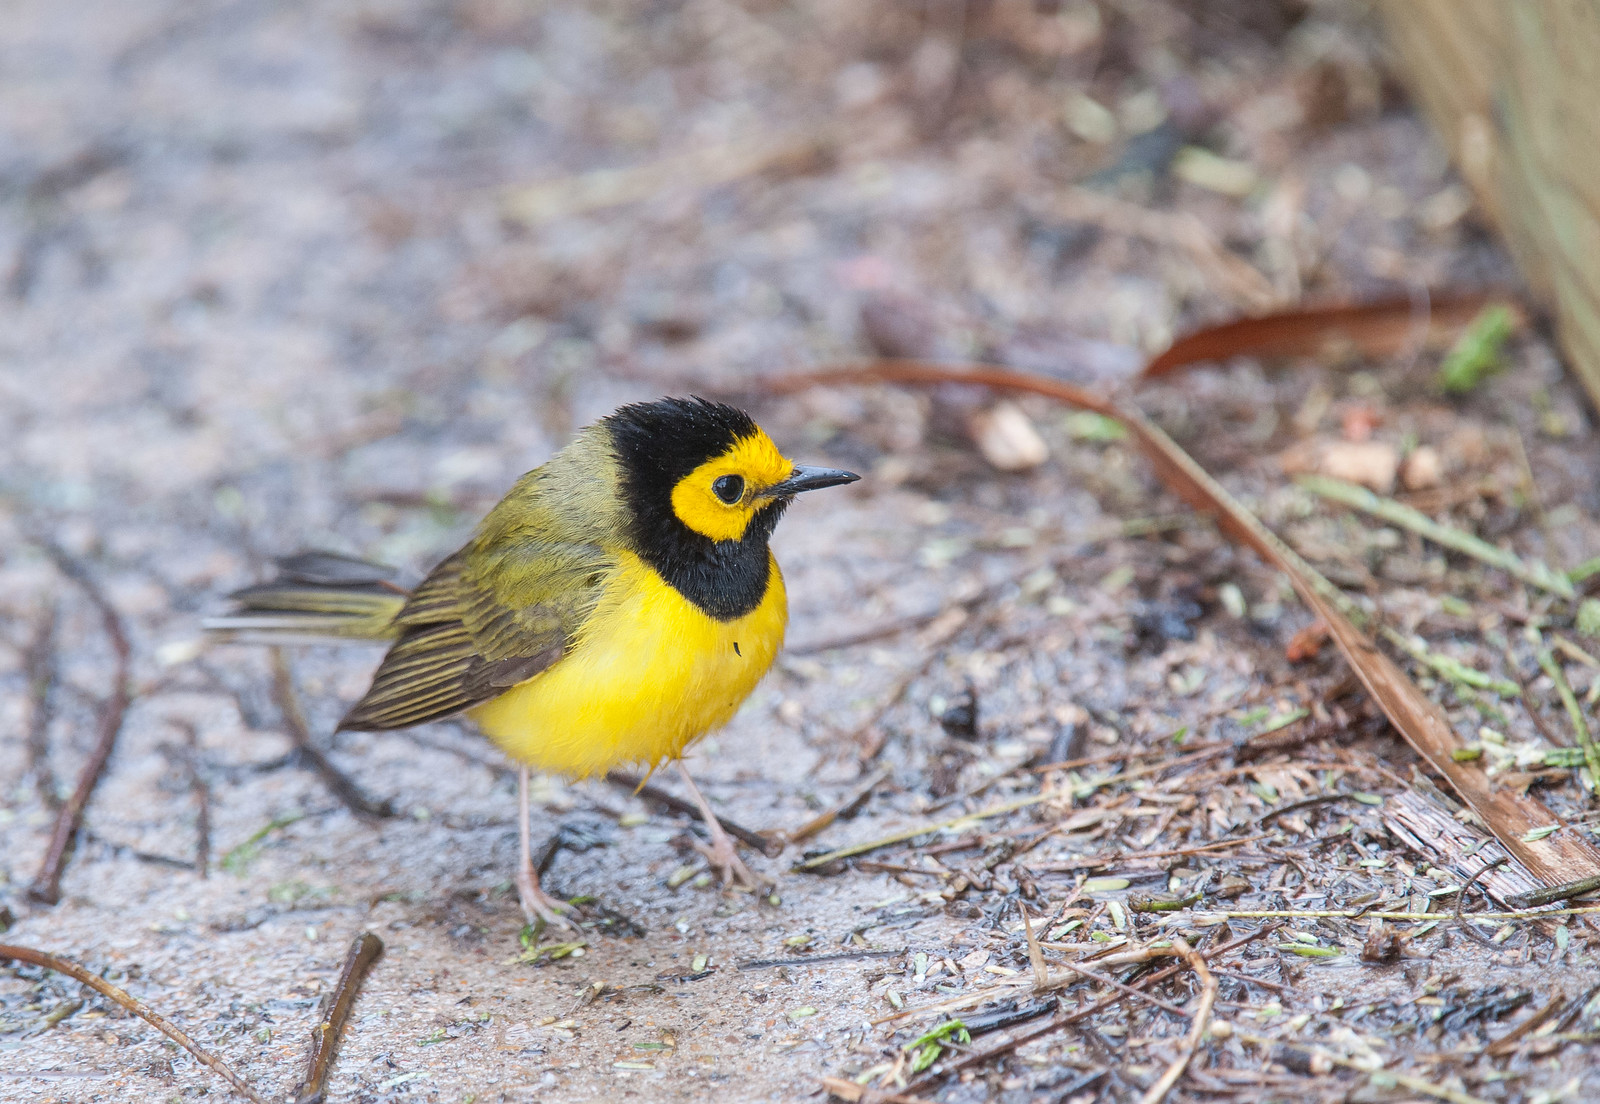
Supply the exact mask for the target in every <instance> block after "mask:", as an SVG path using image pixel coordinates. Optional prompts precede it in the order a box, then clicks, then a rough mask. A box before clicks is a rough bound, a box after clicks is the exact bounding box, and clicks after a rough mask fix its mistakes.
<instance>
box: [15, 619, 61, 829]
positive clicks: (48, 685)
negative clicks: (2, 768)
mask: <svg viewBox="0 0 1600 1104" xmlns="http://www.w3.org/2000/svg"><path fill="white" fill-rule="evenodd" d="M59 616H60V610H59V609H58V608H57V606H56V604H55V603H54V602H51V603H50V604H49V605H47V606H46V607H45V608H44V611H43V612H42V613H41V614H40V615H39V621H38V624H36V625H35V626H34V629H33V636H32V637H31V638H29V640H28V646H27V649H26V650H25V651H24V652H23V653H22V668H23V671H24V673H26V675H27V677H28V736H27V741H28V765H29V768H30V770H31V771H32V773H33V785H34V788H35V789H36V790H38V792H39V800H40V801H42V802H44V806H45V808H47V809H59V808H60V807H61V795H60V794H58V793H56V776H55V772H54V771H52V770H51V769H50V719H51V717H52V715H53V714H54V712H55V711H54V709H53V708H52V706H53V691H54V690H55V685H56V675H57V668H56V622H57V620H58V618H59Z"/></svg>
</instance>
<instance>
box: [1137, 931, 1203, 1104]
mask: <svg viewBox="0 0 1600 1104" xmlns="http://www.w3.org/2000/svg"><path fill="white" fill-rule="evenodd" d="M1172 946H1173V949H1174V950H1176V951H1177V952H1178V953H1179V954H1180V955H1182V956H1183V960H1184V961H1185V962H1187V963H1188V964H1189V968H1190V969H1191V970H1193V971H1194V973H1195V976H1196V977H1197V978H1199V979H1200V1003H1199V1004H1198V1005H1197V1006H1196V1007H1195V1010H1194V1023H1193V1024H1191V1025H1190V1027H1189V1035H1188V1037H1187V1038H1186V1039H1184V1040H1183V1047H1182V1049H1180V1050H1179V1052H1178V1057H1177V1058H1176V1059H1174V1060H1173V1063H1172V1065H1170V1066H1168V1067H1167V1072H1166V1073H1163V1074H1162V1075H1161V1079H1160V1080H1159V1081H1157V1082H1156V1083H1155V1084H1154V1085H1151V1086H1150V1091H1149V1092H1147V1093H1145V1094H1144V1096H1143V1097H1142V1098H1141V1099H1140V1101H1139V1104H1160V1101H1161V1100H1163V1099H1164V1098H1165V1097H1166V1095H1167V1093H1168V1092H1170V1091H1171V1090H1172V1086H1174V1085H1176V1084H1177V1083H1178V1078H1180V1077H1182V1076H1183V1071H1184V1070H1186V1069H1188V1068H1189V1060H1190V1059H1191V1058H1193V1057H1194V1052H1195V1049H1196V1048H1197V1047H1199V1045H1200V1040H1201V1039H1202V1038H1204V1037H1205V1033H1206V1028H1207V1027H1209V1026H1210V1024H1211V1006H1212V1005H1214V1004H1216V1002H1217V979H1216V978H1215V977H1213V976H1212V975H1211V971H1210V970H1209V969H1207V968H1206V960H1205V959H1203V958H1201V957H1200V956H1199V955H1198V954H1196V953H1195V949H1194V948H1193V947H1191V946H1189V944H1188V943H1186V942H1184V940H1183V937H1182V936H1177V935H1174V936H1173V937H1172Z"/></svg>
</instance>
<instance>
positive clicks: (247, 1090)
mask: <svg viewBox="0 0 1600 1104" xmlns="http://www.w3.org/2000/svg"><path fill="white" fill-rule="evenodd" d="M6 959H12V960H14V961H17V962H26V963H27V964H28V965H30V966H40V967H43V968H44V969H46V970H54V971H55V972H56V973H58V974H66V975H67V976H68V977H70V978H72V979H73V980H74V981H78V982H82V983H83V984H84V985H87V986H88V987H89V988H91V989H93V990H94V991H95V992H96V993H99V994H100V995H101V996H103V997H107V998H109V999H111V1000H113V1001H115V1002H116V1003H117V1004H118V1005H119V1006H120V1007H122V1008H125V1009H127V1010H128V1011H129V1012H132V1013H133V1014H134V1015H135V1016H138V1017H139V1018H140V1019H141V1020H143V1021H144V1022H145V1023H147V1024H149V1025H150V1026H151V1027H153V1028H155V1029H156V1030H157V1031H159V1032H161V1033H162V1034H163V1035H165V1036H166V1037H167V1038H169V1039H171V1040H172V1041H173V1042H175V1043H177V1044H178V1045H179V1046H181V1047H182V1048H183V1049H184V1050H187V1051H188V1052H189V1053H190V1054H192V1055H194V1056H195V1058H197V1059H198V1060H199V1061H200V1062H201V1064H202V1065H205V1066H209V1067H210V1068H211V1070H212V1072H214V1073H215V1074H216V1075H217V1076H218V1077H220V1078H222V1079H223V1080H224V1081H226V1082H227V1083H228V1084H230V1085H232V1086H233V1088H234V1090H235V1091H236V1092H238V1093H239V1095H240V1096H243V1097H244V1098H245V1099H246V1100H249V1101H250V1102H251V1104H267V1102H266V1101H265V1100H263V1099H262V1098H261V1095H260V1094H259V1093H257V1092H256V1091H255V1090H254V1089H252V1088H251V1087H250V1086H249V1085H248V1084H247V1083H246V1082H245V1080H244V1078H242V1077H240V1076H239V1075H238V1074H237V1073H235V1072H233V1068H232V1067H231V1066H229V1065H228V1063H226V1062H224V1061H223V1060H222V1059H221V1058H218V1057H217V1056H216V1055H215V1054H212V1053H211V1052H210V1051H209V1050H207V1049H206V1048H205V1047H203V1046H201V1045H200V1044H199V1043H197V1042H195V1041H194V1040H193V1039H191V1038H189V1036H188V1035H187V1034H186V1033H185V1032H184V1030H183V1029H182V1028H180V1027H179V1026H178V1025H177V1024H175V1023H173V1022H172V1021H171V1020H169V1019H167V1018H166V1017H165V1016H163V1015H162V1014H161V1013H159V1012H157V1011H156V1010H155V1009H153V1008H151V1007H149V1006H148V1005H146V1004H145V1003H144V1002H143V1001H141V1000H139V999H138V998H137V997H135V996H133V994H131V993H129V992H127V991H126V990H124V989H119V988H117V987H116V986H115V985H112V984H111V983H110V982H109V981H107V980H106V979H105V978H103V977H101V976H100V975H99V974H96V973H92V972H91V971H89V970H87V969H85V968H84V967H82V966H80V965H78V964H77V963H76V962H73V961H72V960H71V959H66V958H62V957H60V956H59V955H53V954H50V953H49V952H48V951H38V950H34V949H33V948H32V947H18V946H14V945H12V944H9V943H0V962H3V961H5V960H6Z"/></svg>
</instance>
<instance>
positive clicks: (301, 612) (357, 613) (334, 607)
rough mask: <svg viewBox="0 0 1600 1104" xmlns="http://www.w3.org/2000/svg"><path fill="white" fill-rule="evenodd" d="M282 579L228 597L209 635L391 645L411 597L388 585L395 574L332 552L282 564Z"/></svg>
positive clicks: (285, 560)
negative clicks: (228, 608)
mask: <svg viewBox="0 0 1600 1104" xmlns="http://www.w3.org/2000/svg"><path fill="white" fill-rule="evenodd" d="M277 565H278V578H277V579H275V580H273V581H272V582H270V583H262V584H260V585H259V586H253V587H246V588H245V589H244V590H241V591H238V592H236V593H234V594H232V595H230V596H229V597H231V598H232V599H233V601H234V602H235V603H236V604H237V609H235V610H234V612H232V613H230V614H228V615H226V616H224V617H212V618H208V619H207V620H206V621H205V622H204V627H205V630H206V631H207V632H210V633H216V634H218V635H220V636H222V637H223V638H225V639H228V640H258V641H265V642H267V643H285V642H287V641H289V640H292V639H303V640H328V639H334V640H390V639H393V638H394V637H395V636H396V635H397V630H396V629H395V627H394V618H395V615H396V614H398V613H399V612H400V609H401V607H402V606H404V605H405V603H406V598H407V597H409V592H408V591H406V590H405V589H404V588H402V587H399V586H396V585H395V584H394V583H391V582H389V581H388V579H389V577H390V576H392V575H393V574H394V570H393V569H392V568H388V567H384V566H383V565H382V564H374V563H367V562H366V561H364V560H355V559H351V558H349V557H348V556H340V555H337V554H335V553H332V552H301V553H298V554H296V555H294V556H286V557H284V558H283V559H281V560H278V561H277Z"/></svg>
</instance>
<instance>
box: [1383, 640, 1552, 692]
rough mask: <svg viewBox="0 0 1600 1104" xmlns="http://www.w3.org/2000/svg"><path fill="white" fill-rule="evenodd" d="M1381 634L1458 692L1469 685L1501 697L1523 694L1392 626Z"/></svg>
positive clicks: (1506, 682) (1511, 684)
mask: <svg viewBox="0 0 1600 1104" xmlns="http://www.w3.org/2000/svg"><path fill="white" fill-rule="evenodd" d="M1378 631H1379V633H1381V634H1382V636H1383V638H1384V639H1385V640H1387V641H1388V642H1389V643H1391V644H1393V645H1394V646H1395V647H1396V648H1399V649H1400V650H1401V651H1402V652H1404V653H1406V655H1408V656H1410V657H1411V658H1412V659H1414V660H1416V661H1417V662H1418V663H1420V664H1422V665H1423V666H1424V667H1427V668H1428V669H1430V670H1431V671H1433V672H1434V673H1435V674H1437V675H1439V676H1441V677H1442V678H1445V679H1448V680H1449V681H1450V682H1452V683H1455V684H1456V685H1457V688H1458V689H1459V688H1460V687H1462V686H1470V687H1471V688H1472V689H1474V690H1492V691H1494V692H1495V693H1496V694H1499V695H1500V696H1501V697H1502V698H1515V697H1517V696H1518V695H1519V694H1521V693H1522V690H1521V687H1520V686H1519V685H1518V684H1517V683H1515V682H1512V681H1511V680H1510V679H1502V678H1495V677H1494V676H1493V675H1491V674H1487V673H1485V672H1483V671H1480V670H1478V669H1477V668H1476V667H1471V666H1469V665H1467V664H1465V663H1462V662H1461V661H1460V660H1459V659H1455V658H1453V657H1451V656H1447V655H1441V654H1439V653H1438V652H1435V651H1430V650H1429V649H1428V647H1427V646H1426V645H1425V644H1423V643H1422V642H1421V641H1419V640H1414V639H1412V638H1411V637H1409V636H1407V635H1406V634H1405V633H1403V632H1400V631H1399V630H1398V629H1395V628H1392V627H1391V626H1389V625H1381V626H1379V628H1378Z"/></svg>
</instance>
